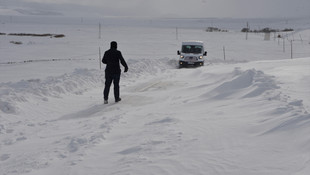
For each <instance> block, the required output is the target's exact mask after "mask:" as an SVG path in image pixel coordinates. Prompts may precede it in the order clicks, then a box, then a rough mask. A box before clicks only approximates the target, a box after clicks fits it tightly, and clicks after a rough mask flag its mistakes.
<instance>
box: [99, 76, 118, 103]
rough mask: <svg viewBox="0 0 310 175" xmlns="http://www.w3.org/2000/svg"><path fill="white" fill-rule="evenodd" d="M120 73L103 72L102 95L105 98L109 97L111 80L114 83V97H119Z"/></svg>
mask: <svg viewBox="0 0 310 175" xmlns="http://www.w3.org/2000/svg"><path fill="white" fill-rule="evenodd" d="M120 77H121V74H120V73H119V74H110V73H105V87H104V91H103V96H104V99H105V100H108V99H109V92H110V87H111V84H112V82H113V84H114V98H115V100H117V99H119V81H120Z"/></svg>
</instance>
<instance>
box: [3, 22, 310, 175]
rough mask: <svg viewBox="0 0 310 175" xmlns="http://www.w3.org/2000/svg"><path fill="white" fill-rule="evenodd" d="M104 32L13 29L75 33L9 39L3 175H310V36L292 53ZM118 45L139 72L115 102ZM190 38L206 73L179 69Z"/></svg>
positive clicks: (224, 36)
mask: <svg viewBox="0 0 310 175" xmlns="http://www.w3.org/2000/svg"><path fill="white" fill-rule="evenodd" d="M103 26H104V27H103V29H102V38H101V39H99V38H98V28H97V26H95V25H48V24H44V25H43V24H42V25H39V24H19V23H2V24H1V28H0V29H1V30H0V32H2V33H13V32H20V33H22V32H24V33H61V34H65V35H66V37H65V38H38V37H17V36H8V35H2V36H0V52H1V55H0V63H1V64H0V121H1V122H0V174H1V175H19V174H27V175H43V174H44V175H55V174H57V175H85V174H89V175H102V174H106V175H110V174H118V175H121V174H132V175H145V174H156V175H158V174H184V175H185V174H186V175H188V174H192V175H200V174H201V175H205V174H236V175H239V174H259V175H262V174H281V175H284V174H296V175H297V174H298V175H301V174H309V173H310V151H309V150H310V135H309V132H310V114H309V111H310V90H309V87H310V44H309V42H310V30H302V31H298V32H294V33H289V34H287V35H286V36H287V37H288V39H287V40H286V41H285V42H286V44H287V45H286V50H285V52H283V45H282V44H283V41H282V40H279V39H277V38H275V39H274V38H272V39H271V41H264V36H263V35H261V34H249V36H248V40H245V34H244V33H239V32H235V31H230V32H227V33H216V32H215V33H207V32H205V31H204V30H203V29H189V28H187V29H182V28H179V29H178V40H176V33H175V32H176V29H175V28H156V27H153V28H151V27H133V26H131V27H130V26H127V27H125V26H123V27H119V26H113V25H106V26H105V25H103ZM301 39H302V40H301ZM112 40H116V41H118V43H119V49H120V50H121V51H122V53H123V55H124V57H125V59H126V60H127V63H128V65H129V72H128V73H122V77H121V83H120V85H121V97H122V101H121V102H119V103H117V104H115V103H114V99H113V90H112V89H113V88H111V90H112V91H111V93H110V99H109V104H108V105H104V104H103V99H102V90H103V85H104V71H103V70H104V66H103V65H102V69H101V70H100V69H99V58H98V57H99V56H98V55H99V46H100V47H101V48H100V49H101V54H103V52H104V51H105V50H106V49H108V48H109V42H110V41H112ZM183 40H202V41H204V42H205V46H206V48H207V51H208V57H207V58H206V64H205V66H204V67H199V68H186V69H178V68H177V55H176V51H177V50H178V49H180V44H181V42H182V41H183ZM289 40H294V42H293V43H294V53H293V54H294V59H291V54H290V46H289ZM10 41H21V42H22V43H23V44H21V45H14V44H12V43H10ZM223 46H225V48H226V60H225V61H224V60H223V58H224V56H223Z"/></svg>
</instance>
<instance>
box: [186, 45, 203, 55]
mask: <svg viewBox="0 0 310 175" xmlns="http://www.w3.org/2000/svg"><path fill="white" fill-rule="evenodd" d="M182 53H194V54H199V53H202V46H199V45H183V46H182Z"/></svg>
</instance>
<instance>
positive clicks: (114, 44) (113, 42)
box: [111, 41, 117, 49]
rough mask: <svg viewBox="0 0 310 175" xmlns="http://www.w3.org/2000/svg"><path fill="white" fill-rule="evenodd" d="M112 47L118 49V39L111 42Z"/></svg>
mask: <svg viewBox="0 0 310 175" xmlns="http://www.w3.org/2000/svg"><path fill="white" fill-rule="evenodd" d="M111 49H117V42H116V41H112V42H111Z"/></svg>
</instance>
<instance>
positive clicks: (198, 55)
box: [178, 41, 207, 68]
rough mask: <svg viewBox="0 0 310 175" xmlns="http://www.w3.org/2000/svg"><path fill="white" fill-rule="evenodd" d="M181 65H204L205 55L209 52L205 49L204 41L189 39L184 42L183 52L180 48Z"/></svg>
mask: <svg viewBox="0 0 310 175" xmlns="http://www.w3.org/2000/svg"><path fill="white" fill-rule="evenodd" d="M178 55H180V58H179V67H180V68H182V67H186V66H203V65H204V62H205V60H204V56H207V52H205V51H204V45H203V42H202V41H187V42H182V48H181V52H180V51H179V50H178Z"/></svg>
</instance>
